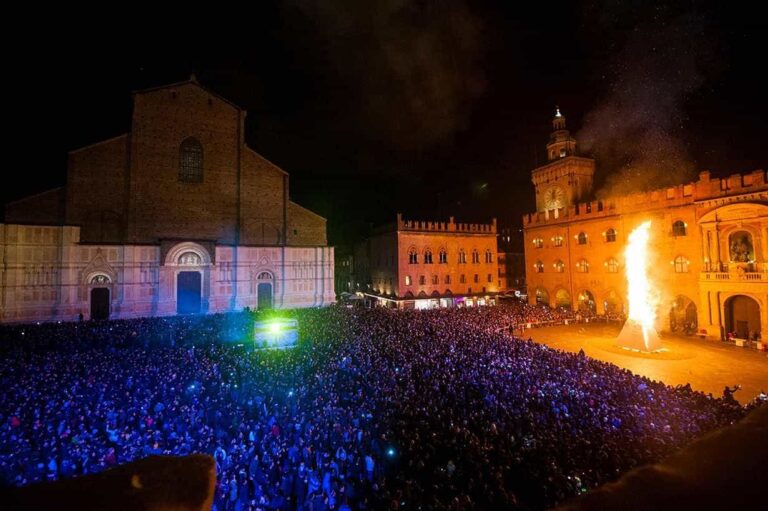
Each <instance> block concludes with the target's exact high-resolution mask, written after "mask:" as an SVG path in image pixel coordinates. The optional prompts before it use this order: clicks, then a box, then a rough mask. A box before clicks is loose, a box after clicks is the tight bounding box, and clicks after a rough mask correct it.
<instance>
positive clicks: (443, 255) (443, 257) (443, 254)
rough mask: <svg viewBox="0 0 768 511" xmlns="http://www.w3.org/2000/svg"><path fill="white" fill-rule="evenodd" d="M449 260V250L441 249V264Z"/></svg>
mask: <svg viewBox="0 0 768 511" xmlns="http://www.w3.org/2000/svg"><path fill="white" fill-rule="evenodd" d="M447 262H448V252H446V251H445V249H444V248H442V249H440V264H445V263H447Z"/></svg>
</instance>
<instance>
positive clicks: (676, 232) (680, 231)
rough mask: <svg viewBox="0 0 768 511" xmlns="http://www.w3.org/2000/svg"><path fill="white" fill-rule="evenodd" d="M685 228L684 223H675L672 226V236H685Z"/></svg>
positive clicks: (679, 221) (680, 221)
mask: <svg viewBox="0 0 768 511" xmlns="http://www.w3.org/2000/svg"><path fill="white" fill-rule="evenodd" d="M686 228H687V226H686V225H685V222H683V221H682V220H678V221H676V222H675V223H673V224H672V236H685V234H686V232H685V231H686Z"/></svg>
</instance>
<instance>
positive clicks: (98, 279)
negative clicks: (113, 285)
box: [91, 275, 112, 284]
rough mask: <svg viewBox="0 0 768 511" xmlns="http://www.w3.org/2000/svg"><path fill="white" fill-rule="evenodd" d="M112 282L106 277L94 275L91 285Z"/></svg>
mask: <svg viewBox="0 0 768 511" xmlns="http://www.w3.org/2000/svg"><path fill="white" fill-rule="evenodd" d="M110 282H112V280H111V279H110V278H109V277H108V276H107V275H94V276H93V277H91V284H109V283H110Z"/></svg>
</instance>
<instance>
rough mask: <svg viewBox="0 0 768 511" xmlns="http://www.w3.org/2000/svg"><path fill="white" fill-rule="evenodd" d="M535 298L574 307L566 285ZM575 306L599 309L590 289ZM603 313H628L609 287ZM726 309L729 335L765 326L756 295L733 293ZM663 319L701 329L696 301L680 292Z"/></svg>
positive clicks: (678, 328)
mask: <svg viewBox="0 0 768 511" xmlns="http://www.w3.org/2000/svg"><path fill="white" fill-rule="evenodd" d="M550 298H552V299H551V300H550ZM535 300H536V303H537V304H539V305H547V306H550V305H551V306H554V307H558V308H564V309H571V308H572V307H574V301H573V300H572V297H571V294H570V293H569V292H568V291H567V290H566V289H564V288H559V289H557V290H556V291H555V293H554V296H553V297H550V295H549V292H547V290H546V289H544V288H541V287H540V288H537V289H536V291H535ZM575 306H576V309H577V310H579V311H582V312H588V313H596V312H597V302H596V300H595V296H594V294H593V293H592V292H591V291H589V290H587V289H584V290H581V291H579V292H578V294H577V296H576V302H575ZM603 312H604V313H608V314H619V313H622V312H625V311H624V304H623V301H622V299H621V297H620V296H619V295H618V294H617V293H616V292H615V291H613V290H610V291H608V292H607V293H606V294H605V296H604V297H603ZM723 312H724V320H725V321H724V325H723V327H724V328H725V332H726V334H729V333H730V334H731V335H733V336H735V337H738V338H742V339H751V338H754V337H755V335H759V334H760V331H761V328H762V324H761V319H760V304H759V303H758V302H757V300H755V299H754V298H752V297H750V296H747V295H735V296H731V297H729V298H728V299H726V301H725V303H724V304H723ZM662 320H666V325H664V326H665V328H666V329H668V330H669V331H671V332H679V333H689V334H690V333H695V332H696V331H697V329H698V310H697V308H696V303H694V301H693V300H691V299H690V298H689V297H687V296H685V295H678V296H676V297H675V298H674V300H672V303H671V304H670V306H669V309H668V311H667V316H666V318H664V317H662Z"/></svg>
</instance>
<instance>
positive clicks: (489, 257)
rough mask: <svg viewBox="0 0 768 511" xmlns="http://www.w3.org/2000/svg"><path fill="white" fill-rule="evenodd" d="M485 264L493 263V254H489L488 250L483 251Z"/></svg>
mask: <svg viewBox="0 0 768 511" xmlns="http://www.w3.org/2000/svg"><path fill="white" fill-rule="evenodd" d="M485 262H486V263H492V262H493V253H491V251H490V250H486V251H485Z"/></svg>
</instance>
